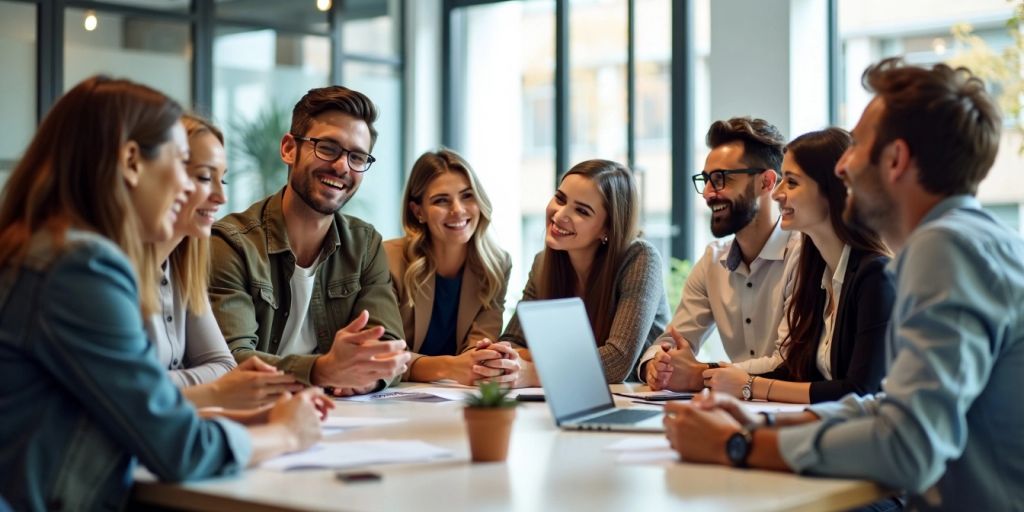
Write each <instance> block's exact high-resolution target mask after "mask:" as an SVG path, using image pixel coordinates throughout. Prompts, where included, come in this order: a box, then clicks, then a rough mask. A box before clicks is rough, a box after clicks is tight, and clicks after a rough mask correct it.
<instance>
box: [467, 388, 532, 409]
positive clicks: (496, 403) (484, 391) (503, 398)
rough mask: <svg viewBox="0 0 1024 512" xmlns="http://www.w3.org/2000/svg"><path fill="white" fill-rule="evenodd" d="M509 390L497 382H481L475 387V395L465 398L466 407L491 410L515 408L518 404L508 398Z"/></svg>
mask: <svg viewBox="0 0 1024 512" xmlns="http://www.w3.org/2000/svg"><path fill="white" fill-rule="evenodd" d="M509 391H510V389H509V388H506V387H504V386H502V385H501V384H498V383H497V382H483V383H481V384H480V385H479V386H477V393H474V394H472V395H469V396H468V397H466V407H474V408H478V409H491V408H497V407H515V406H517V405H519V402H516V401H515V400H513V399H511V398H509V397H508V392H509Z"/></svg>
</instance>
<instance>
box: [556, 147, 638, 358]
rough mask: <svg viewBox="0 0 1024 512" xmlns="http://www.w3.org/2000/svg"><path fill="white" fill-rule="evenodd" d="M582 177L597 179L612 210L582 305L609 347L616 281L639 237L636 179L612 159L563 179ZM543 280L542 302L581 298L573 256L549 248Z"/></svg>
mask: <svg viewBox="0 0 1024 512" xmlns="http://www.w3.org/2000/svg"><path fill="white" fill-rule="evenodd" d="M574 174H575V175H578V176H582V177H584V178H587V179H588V180H590V181H592V182H593V183H594V185H595V186H597V190H598V191H599V192H600V193H601V199H602V200H603V203H604V208H605V211H607V212H608V217H607V221H606V222H605V229H607V230H608V242H607V243H602V244H600V245H598V246H597V254H595V255H594V263H593V264H592V265H591V267H590V269H591V270H590V276H589V279H588V285H587V289H586V291H585V292H584V294H583V296H582V297H581V298H582V299H583V304H584V305H586V308H587V316H588V317H589V318H590V325H591V326H592V327H593V329H594V336H595V337H596V338H597V343H598V345H604V343H605V341H606V340H607V338H608V333H609V332H611V328H612V321H613V320H614V319H615V311H614V310H613V307H612V302H613V300H614V296H615V286H616V282H615V277H616V274H617V273H618V271H619V266H620V265H621V264H622V259H623V257H625V255H626V250H627V249H628V248H629V245H630V244H631V243H633V240H635V239H636V238H637V237H638V236H640V221H639V217H640V216H639V212H638V208H639V205H638V203H639V199H638V197H639V196H638V195H637V186H636V180H635V179H634V178H633V173H631V172H629V169H627V168H626V166H624V165H622V164H620V163H617V162H612V161H610V160H586V161H583V162H580V163H578V164H576V165H574V166H573V168H572V169H569V172H567V173H565V175H564V176H562V181H565V178H566V176H571V175H574ZM542 258H543V260H542V262H541V268H540V276H538V277H539V278H540V279H539V298H541V299H558V298H564V297H575V296H576V271H575V270H573V268H572V262H571V261H570V260H569V253H568V252H566V251H556V250H554V249H551V248H549V247H545V248H544V255H543V257H542Z"/></svg>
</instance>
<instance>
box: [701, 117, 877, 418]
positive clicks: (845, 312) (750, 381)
mask: <svg viewBox="0 0 1024 512" xmlns="http://www.w3.org/2000/svg"><path fill="white" fill-rule="evenodd" d="M849 146H850V135H849V133H847V132H846V131H844V130H841V129H839V128H829V129H826V130H822V131H818V132H811V133H807V134H805V135H802V136H800V137H797V138H796V139H794V140H793V141H792V142H790V143H789V145H788V146H786V154H785V158H784V160H783V163H782V171H783V172H782V174H783V176H782V180H781V181H780V182H779V185H778V187H777V188H776V189H775V191H774V192H773V193H772V198H773V199H775V200H776V201H777V202H778V203H779V208H780V212H781V220H780V222H781V223H782V227H783V229H787V230H797V231H800V232H801V233H803V236H804V242H803V244H802V248H801V253H800V259H799V261H798V265H799V267H798V268H797V271H796V273H795V278H794V279H793V282H791V283H790V284H789V286H792V293H791V294H790V298H789V302H788V303H787V304H786V315H785V317H784V318H783V320H782V324H781V325H780V326H779V342H778V344H777V345H778V349H777V350H776V353H775V354H774V355H773V356H771V358H772V359H773V360H774V361H773V363H774V364H775V369H774V370H773V371H771V372H769V373H766V374H763V375H748V374H747V373H746V372H744V371H743V370H740V369H739V368H735V367H732V366H729V365H728V364H723V367H722V368H719V369H711V370H707V371H706V372H705V373H704V383H705V386H706V387H709V388H711V389H714V390H715V391H718V392H725V393H730V394H733V395H736V396H738V397H740V398H744V399H748V400H750V399H763V400H769V401H774V402H793V403H816V402H823V401H829V400H837V399H839V398H841V397H842V396H843V395H846V394H848V393H857V394H860V395H863V394H868V393H875V392H877V391H879V388H880V385H881V382H882V378H883V377H884V376H885V345H884V344H885V331H886V329H887V328H888V325H889V316H890V313H891V311H892V304H893V298H894V295H895V286H894V283H893V282H892V279H891V278H890V277H889V276H888V274H886V273H885V266H886V264H887V263H888V262H889V252H888V249H887V248H886V247H885V245H884V244H883V243H882V242H881V240H880V238H879V237H878V235H877V234H876V233H874V232H873V231H870V230H868V229H867V228H864V227H862V226H852V225H847V224H846V223H845V222H844V221H843V210H844V208H845V206H846V195H847V191H846V186H845V185H844V184H843V183H842V182H841V181H840V180H839V178H837V177H836V176H835V173H834V172H833V169H834V168H835V165H836V162H838V161H839V158H840V157H841V156H842V155H843V153H844V152H845V151H846V149H847V148H848V147H849Z"/></svg>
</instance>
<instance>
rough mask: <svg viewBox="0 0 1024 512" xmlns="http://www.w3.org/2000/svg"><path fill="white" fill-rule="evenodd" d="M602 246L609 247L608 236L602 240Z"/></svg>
mask: <svg viewBox="0 0 1024 512" xmlns="http://www.w3.org/2000/svg"><path fill="white" fill-rule="evenodd" d="M601 245H608V235H605V236H604V237H603V238H601Z"/></svg>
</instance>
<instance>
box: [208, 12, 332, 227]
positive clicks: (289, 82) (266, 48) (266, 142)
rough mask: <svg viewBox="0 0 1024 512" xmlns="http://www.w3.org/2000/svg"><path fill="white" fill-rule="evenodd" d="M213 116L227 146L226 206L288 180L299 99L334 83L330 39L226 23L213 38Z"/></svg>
mask: <svg viewBox="0 0 1024 512" xmlns="http://www.w3.org/2000/svg"><path fill="white" fill-rule="evenodd" d="M213 66H214V70H213V83H214V90H213V114H214V116H213V117H214V119H215V121H216V122H217V123H219V124H220V125H221V126H223V128H224V133H225V137H226V139H227V147H228V162H229V165H228V168H229V169H230V171H229V176H228V181H229V183H230V184H231V185H230V189H229V192H230V193H229V203H228V210H230V211H238V210H242V209H245V208H246V207H248V206H249V205H250V204H252V203H253V202H255V201H257V200H259V199H261V198H263V197H266V196H268V195H270V194H271V193H273V192H275V191H277V190H278V189H280V188H281V187H282V186H284V184H285V182H286V181H287V176H288V170H287V168H286V167H285V165H284V164H283V163H282V162H281V157H280V154H281V153H280V143H281V137H282V136H283V135H284V134H285V133H286V132H287V131H288V128H289V126H290V125H291V110H292V107H293V106H294V105H295V102H297V101H298V100H299V98H301V97H302V95H303V94H305V93H306V91H308V90H309V89H312V88H314V87H323V86H324V85H326V84H327V83H328V76H329V71H330V40H329V39H328V38H327V37H325V36H311V35H290V34H283V33H279V32H277V31H274V30H271V29H250V28H238V27H229V26H221V27H218V28H217V31H216V37H215V38H214V44H213Z"/></svg>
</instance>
